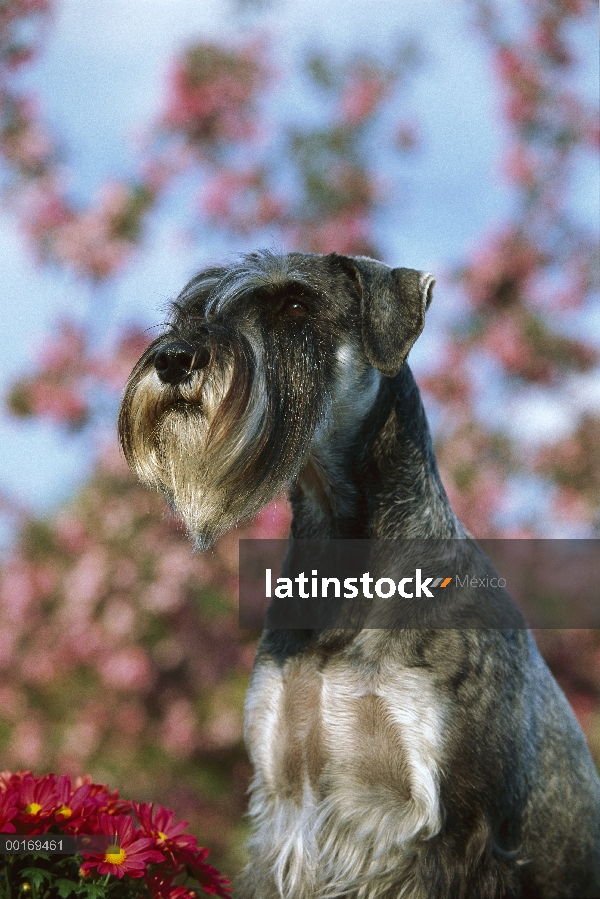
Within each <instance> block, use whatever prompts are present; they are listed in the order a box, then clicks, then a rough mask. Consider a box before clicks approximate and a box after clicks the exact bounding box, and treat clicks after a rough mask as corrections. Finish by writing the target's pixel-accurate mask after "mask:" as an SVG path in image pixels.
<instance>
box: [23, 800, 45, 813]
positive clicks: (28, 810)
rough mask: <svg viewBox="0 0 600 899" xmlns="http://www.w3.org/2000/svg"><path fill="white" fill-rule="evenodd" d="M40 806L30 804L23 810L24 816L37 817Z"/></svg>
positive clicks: (33, 803) (34, 803) (35, 803)
mask: <svg viewBox="0 0 600 899" xmlns="http://www.w3.org/2000/svg"><path fill="white" fill-rule="evenodd" d="M41 810H42V806H41V805H38V804H37V802H30V803H29V805H28V806H27V808H26V809H25V814H26V815H37V813H38V812H41Z"/></svg>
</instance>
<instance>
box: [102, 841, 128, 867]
mask: <svg viewBox="0 0 600 899" xmlns="http://www.w3.org/2000/svg"><path fill="white" fill-rule="evenodd" d="M104 861H105V862H106V864H107V865H122V864H123V862H124V861H125V853H124V852H123V850H122V849H121V848H120V847H119V846H109V847H108V851H107V853H106V855H105V856H104Z"/></svg>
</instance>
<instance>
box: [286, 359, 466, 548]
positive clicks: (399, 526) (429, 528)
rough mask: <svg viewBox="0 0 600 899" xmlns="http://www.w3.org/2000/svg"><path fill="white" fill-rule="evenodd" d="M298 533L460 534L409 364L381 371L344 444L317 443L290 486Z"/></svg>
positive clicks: (327, 535) (295, 533) (368, 536)
mask: <svg viewBox="0 0 600 899" xmlns="http://www.w3.org/2000/svg"><path fill="white" fill-rule="evenodd" d="M291 503H292V513H293V516H292V535H293V537H294V538H296V539H319V538H324V539H334V538H338V539H374V538H377V537H383V536H385V538H386V539H388V540H389V539H392V538H394V537H395V538H410V539H412V538H428V537H438V538H443V537H463V536H464V535H465V532H464V529H463V527H462V525H461V524H460V522H459V521H458V519H457V518H456V516H455V515H454V513H453V511H452V509H451V507H450V503H449V501H448V497H447V496H446V493H445V491H444V488H443V486H442V482H441V480H440V476H439V473H438V469H437V464H436V461H435V455H434V451H433V445H432V441H431V435H430V432H429V426H428V424H427V419H426V416H425V410H424V409H423V404H422V402H421V396H420V394H419V389H418V387H417V385H416V383H415V380H414V377H413V375H412V372H411V370H410V368H409V367H408V365H407V364H405V365H404V367H403V368H402V370H401V371H400V372H399V374H398V375H397V376H396V377H395V378H393V379H390V378H382V380H381V385H380V388H379V392H378V394H377V398H376V401H375V403H374V404H373V407H372V409H371V410H370V411H369V412H368V414H367V415H366V416H365V418H364V420H363V421H362V422H361V423H360V424H359V425H358V427H357V431H356V433H355V434H354V435H353V438H352V440H351V441H346V443H345V445H344V444H342V442H341V441H340V440H339V439H336V437H335V435H334V436H333V437H332V441H331V443H330V444H329V445H327V446H325V447H324V446H323V445H322V444H320V445H319V447H318V449H316V450H314V451H313V452H312V453H311V455H310V456H309V458H308V460H307V463H306V464H305V466H304V468H303V469H302V471H301V472H300V475H299V477H298V479H297V481H296V484H295V485H294V487H293V489H292V491H291Z"/></svg>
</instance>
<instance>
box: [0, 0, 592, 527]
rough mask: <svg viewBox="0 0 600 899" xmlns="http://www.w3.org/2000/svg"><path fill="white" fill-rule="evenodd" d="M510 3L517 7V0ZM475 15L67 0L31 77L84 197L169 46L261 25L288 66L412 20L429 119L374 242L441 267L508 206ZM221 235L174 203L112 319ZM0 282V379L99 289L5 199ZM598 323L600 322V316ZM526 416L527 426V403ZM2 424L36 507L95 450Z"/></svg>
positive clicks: (353, 4)
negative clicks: (40, 245)
mask: <svg viewBox="0 0 600 899" xmlns="http://www.w3.org/2000/svg"><path fill="white" fill-rule="evenodd" d="M500 5H501V6H502V2H501V3H500ZM504 5H505V6H506V7H508V6H510V2H509V0H504ZM467 22H468V19H467V5H466V3H463V2H448V0H419V2H418V3H416V2H413V3H407V2H405V3H401V2H397V0H396V2H392V0H370V2H369V3H365V2H364V0H345V2H343V0H296V2H293V0H285V2H282V3H276V4H274V5H273V6H272V8H270V9H269V8H267V9H266V10H265V11H264V12H263V14H261V16H260V17H258V18H257V17H256V16H252V15H251V14H248V13H247V14H245V17H244V16H242V17H240V16H239V15H238V14H235V15H234V14H233V12H232V7H230V6H227V5H225V4H223V3H222V2H218V0H127V2H126V3H124V2H123V0H59V2H58V17H57V20H56V22H55V25H54V28H53V30H52V32H51V34H50V40H49V42H48V45H47V48H46V51H45V53H44V56H43V59H42V60H41V61H40V63H39V64H38V65H37V66H36V68H35V70H34V71H32V72H31V74H30V75H28V78H29V79H30V80H31V82H32V83H33V84H34V86H35V89H36V91H37V92H38V93H39V95H40V97H41V98H42V100H43V103H44V105H45V108H46V111H47V118H48V120H49V121H50V122H51V123H52V124H53V126H54V127H55V129H56V130H57V132H58V133H59V135H60V136H61V138H62V140H63V142H64V145H65V146H66V148H67V150H68V153H69V163H71V164H72V168H73V170H74V172H75V173H76V180H75V182H74V187H75V188H76V190H77V191H78V192H79V193H80V194H81V195H82V196H86V195H91V194H93V192H94V189H95V188H96V187H97V186H98V185H100V184H101V183H102V182H103V181H104V180H105V179H106V178H108V177H111V176H115V175H118V174H119V173H121V172H123V170H124V169H125V170H127V169H128V168H129V169H133V168H134V166H135V141H136V136H138V137H139V135H140V134H141V133H142V132H143V129H144V127H145V126H146V125H147V124H148V123H149V122H150V121H151V120H152V118H153V116H154V115H155V113H156V110H157V107H158V103H159V99H160V97H161V94H162V88H163V84H164V76H165V72H166V70H167V68H168V65H169V61H170V60H171V59H172V58H173V56H174V55H175V54H176V53H177V51H178V50H179V49H180V48H181V47H182V46H183V45H185V44H186V43H187V42H189V41H191V40H193V39H198V38H210V37H217V38H219V37H225V36H238V35H240V33H245V32H247V31H249V30H251V29H252V28H253V27H254V26H255V25H256V24H259V25H260V27H261V29H263V30H265V31H266V32H267V33H268V34H271V35H272V36H273V37H275V42H274V43H275V46H276V47H277V49H278V53H279V55H280V59H281V63H282V65H283V67H285V65H286V64H287V62H288V61H289V59H290V58H293V57H294V56H295V55H299V54H301V53H302V50H303V49H304V48H305V47H307V46H310V45H314V44H319V45H321V46H325V47H329V48H331V49H332V50H334V51H335V52H336V53H339V54H340V55H341V56H343V54H344V53H345V52H347V51H351V50H352V48H353V47H357V46H358V47H365V46H367V47H370V48H371V49H372V50H373V51H374V52H381V50H382V49H385V48H391V47H392V46H393V45H394V43H395V41H396V40H397V37H398V35H399V34H400V33H401V32H403V31H404V30H406V29H408V30H410V31H412V32H414V33H415V35H417V36H418V37H421V39H422V41H423V44H424V46H425V49H426V51H427V59H426V63H425V65H424V66H423V67H422V68H421V70H420V71H419V72H418V73H417V75H416V76H415V78H414V81H413V86H412V88H411V90H410V91H409V93H408V97H409V98H410V108H411V109H412V110H414V111H415V112H416V113H417V114H418V117H419V119H420V122H421V126H422V127H421V130H422V134H423V146H422V149H421V150H420V151H419V154H418V155H417V157H416V158H415V159H414V160H413V161H411V162H410V163H407V164H405V165H403V166H401V168H400V178H401V179H402V180H403V183H404V184H405V187H406V194H407V198H408V201H407V203H406V204H405V205H403V207H402V215H401V220H397V216H395V215H394V214H393V213H390V214H388V215H387V216H384V217H383V218H382V221H381V224H380V237H381V240H380V243H381V245H382V246H383V247H384V248H385V253H386V261H388V262H390V263H394V264H397V265H408V266H413V267H416V268H423V269H428V270H430V271H433V272H434V273H435V274H436V275H443V274H444V272H447V271H448V269H449V267H450V266H451V265H452V264H453V263H455V262H456V261H457V260H459V259H461V258H464V255H465V253H466V252H467V251H468V249H469V248H470V247H472V246H474V245H475V244H476V243H477V240H478V237H479V236H480V235H481V233H482V232H483V231H485V230H486V229H487V228H489V227H490V226H491V225H493V223H494V222H497V221H499V220H501V219H502V217H503V216H504V215H505V214H506V213H507V211H508V209H509V208H510V196H509V194H508V193H507V192H506V191H505V190H504V188H503V185H502V183H501V181H500V180H499V178H498V175H497V172H498V158H499V155H500V153H501V150H502V145H503V135H502V133H501V131H500V130H499V125H498V117H497V115H496V114H495V109H496V107H497V104H498V102H499V99H498V97H497V96H495V94H494V84H493V82H492V80H491V73H490V69H489V65H488V64H487V60H486V51H485V49H484V47H483V46H482V44H481V43H480V42H479V41H478V40H477V38H476V37H475V35H474V32H473V30H472V29H471V28H469V26H468V24H467ZM580 39H581V47H582V52H583V53H584V55H586V56H588V54H589V56H588V60H590V59H593V60H594V61H593V62H588V70H587V73H586V74H585V76H584V78H585V83H586V87H587V90H588V91H589V95H590V96H595V95H597V61H596V48H597V36H596V35H595V33H594V34H590V35H589V36H588V35H581V36H580ZM276 102H280V103H284V104H287V105H288V106H293V105H294V104H297V105H300V104H302V103H303V102H304V97H303V94H302V92H301V89H300V88H299V87H298V86H297V85H294V84H289V85H287V88H286V93H284V94H282V95H281V96H279V98H278V99H277V101H276ZM594 171H595V170H590V169H586V170H582V176H581V179H580V180H581V185H580V190H579V192H578V200H577V202H578V204H579V206H580V208H581V210H582V213H583V214H584V215H585V216H586V217H588V219H589V218H590V216H591V217H592V218H591V220H594V219H595V218H596V217H597V209H598V178H597V173H596V174H595V175H594V174H593V172H594ZM223 249H224V245H223V244H222V243H219V241H218V240H216V239H215V240H214V241H208V242H205V243H203V245H202V247H201V248H200V247H197V246H196V247H190V246H189V245H186V244H185V242H184V241H182V240H181V239H180V235H179V234H178V233H177V231H176V230H174V229H173V227H172V223H171V222H170V221H169V219H168V218H167V217H164V218H163V219H162V220H161V219H159V220H158V221H157V222H156V224H155V226H154V227H153V230H152V239H151V241H150V243H149V245H148V248H147V250H146V251H145V252H144V253H143V254H142V255H141V256H140V257H139V258H138V259H137V261H136V262H135V263H134V264H133V265H132V266H131V267H130V268H129V269H128V270H127V272H126V273H125V275H124V276H123V277H121V278H120V279H119V280H118V281H117V282H116V283H115V285H114V288H113V287H111V288H110V291H106V290H105V298H106V299H109V300H110V308H111V318H110V321H107V322H106V326H107V327H108V329H109V330H111V329H114V328H115V327H116V326H117V325H118V323H119V322H123V321H131V320H136V319H137V320H140V321H144V322H147V323H148V324H152V323H154V322H158V321H160V320H161V309H163V308H164V305H165V302H166V300H167V299H168V298H169V297H172V296H173V295H175V294H176V293H177V292H178V290H179V288H180V287H181V286H182V284H183V282H184V281H185V279H186V278H187V277H188V276H189V274H190V273H191V272H193V271H194V270H195V269H197V268H199V267H201V266H202V265H203V264H205V263H207V262H210V261H213V260H214V259H215V258H219V257H220V256H221V255H222V253H223ZM108 293H110V296H108ZM0 295H1V296H2V305H3V309H4V315H3V327H2V331H1V333H0V389H3V390H4V389H6V386H7V385H8V384H10V382H11V380H12V379H14V377H15V376H16V375H17V374H18V373H19V372H22V371H24V370H26V369H27V366H28V365H29V364H30V362H31V359H32V358H33V355H34V352H35V348H36V347H39V346H40V345H41V344H43V341H44V336H45V335H46V334H48V332H49V331H50V330H51V327H52V323H53V322H54V321H55V320H56V318H57V317H60V315H61V314H62V315H64V314H65V313H67V314H75V315H78V316H79V315H89V314H90V308H91V306H92V307H93V303H94V298H93V297H92V296H91V295H90V293H89V292H88V291H87V290H86V288H85V287H83V286H82V285H81V284H79V283H77V282H76V281H75V280H74V279H73V278H72V277H71V276H69V275H65V274H60V273H56V272H48V271H42V270H40V269H37V268H35V267H34V266H33V264H32V259H31V256H30V254H29V251H28V250H27V248H26V247H25V245H24V243H23V241H22V239H21V237H20V235H19V233H18V232H17V230H16V228H15V225H14V222H13V221H12V219H11V217H10V214H9V213H7V212H2V213H0ZM456 302H457V298H456V297H453V296H452V294H451V291H450V288H449V286H448V285H447V284H444V283H443V279H442V280H441V282H440V283H439V286H438V290H437V295H436V298H435V303H434V306H433V307H432V316H431V320H430V323H429V325H428V329H427V331H426V334H425V337H424V339H423V340H422V341H421V342H420V344H418V345H417V348H416V351H415V357H414V359H415V362H416V364H417V366H418V364H419V360H420V359H421V360H422V359H424V358H425V357H426V356H427V354H428V353H431V352H435V350H436V346H437V337H436V333H438V332H439V330H440V328H441V326H442V323H443V321H444V320H445V319H446V318H447V316H448V315H449V312H450V310H451V308H452V306H453V303H456ZM597 324H598V327H599V330H600V316H599V317H598V318H597ZM565 389H567V388H565ZM569 389H571V388H569ZM567 393H568V391H567ZM575 394H576V395H577V397H579V400H578V401H579V402H580V403H581V402H583V401H584V402H590V403H593V404H600V396H598V391H596V393H594V387H593V385H591V384H590V385H588V386H586V387H585V389H584V388H583V387H581V386H580V387H579V388H578V389H577V390H575ZM582 397H583V400H582V399H581V398H582ZM586 397H587V399H586ZM535 402H536V408H537V411H538V415H537V420H538V427H540V428H541V432H543V431H544V427H545V428H546V430H549V429H553V432H554V435H555V436H556V429H557V428H559V429H560V428H561V427H563V428H564V427H567V426H568V424H569V415H568V414H565V410H566V409H567V408H568V397H567V400H565V397H560V398H558V397H552V396H550V397H547V396H546V397H545V396H541V395H539V396H538V397H537V399H536V401H535ZM515 414H516V413H515ZM525 415H526V417H527V419H528V421H529V423H530V424H529V426H530V427H531V420H532V417H531V403H529V407H528V408H527V409H526V410H525ZM517 418H518V416H517ZM516 420H517V419H515V421H516ZM544 422H545V424H544ZM0 439H1V442H2V446H3V455H4V458H3V462H2V475H1V477H0V488H1V489H2V490H4V491H6V492H8V493H9V494H12V495H13V496H17V497H21V498H22V499H23V500H24V501H25V502H26V503H28V504H29V505H31V506H33V507H34V508H36V509H39V510H45V509H49V508H52V507H53V506H55V505H56V504H57V503H59V502H60V501H61V500H62V499H64V498H65V497H66V496H67V495H68V494H69V492H70V491H71V490H72V489H73V487H74V486H75V485H76V484H77V483H78V481H79V480H80V479H81V478H82V477H83V476H84V475H85V472H86V471H87V470H88V468H89V465H90V464H91V460H90V458H89V455H88V453H87V452H86V443H85V442H84V441H82V440H77V439H75V440H73V439H72V438H65V437H63V436H61V435H60V434H58V433H57V432H56V431H55V430H53V429H51V428H48V427H45V426H43V425H41V424H39V423H36V422H32V423H27V422H26V423H19V422H14V421H12V420H10V419H9V418H8V417H7V416H6V415H5V414H2V416H1V417H0Z"/></svg>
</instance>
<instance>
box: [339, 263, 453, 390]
mask: <svg viewBox="0 0 600 899" xmlns="http://www.w3.org/2000/svg"><path fill="white" fill-rule="evenodd" d="M346 260H347V263H350V266H351V267H352V268H353V269H354V272H355V274H354V280H355V282H356V283H357V286H358V287H359V290H360V293H361V319H362V338H363V345H364V349H365V353H366V356H367V359H368V360H369V362H370V363H371V365H372V366H373V367H374V368H376V369H377V370H378V371H380V372H381V373H382V374H384V375H387V376H388V377H393V375H396V374H398V372H399V371H400V369H401V368H402V366H403V365H404V362H405V360H406V357H407V356H408V353H409V350H410V348H411V347H412V345H413V343H414V342H415V340H416V339H417V337H418V336H419V334H420V333H421V331H422V330H423V325H424V324H425V310H426V309H428V308H429V304H430V303H431V295H432V291H433V285H434V284H435V280H434V278H433V275H429V274H427V273H426V272H418V271H415V269H412V268H389V267H388V266H387V265H384V264H383V263H382V262H376V261H375V260H374V259H369V258H367V257H366V256H357V257H354V258H349V257H346Z"/></svg>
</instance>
